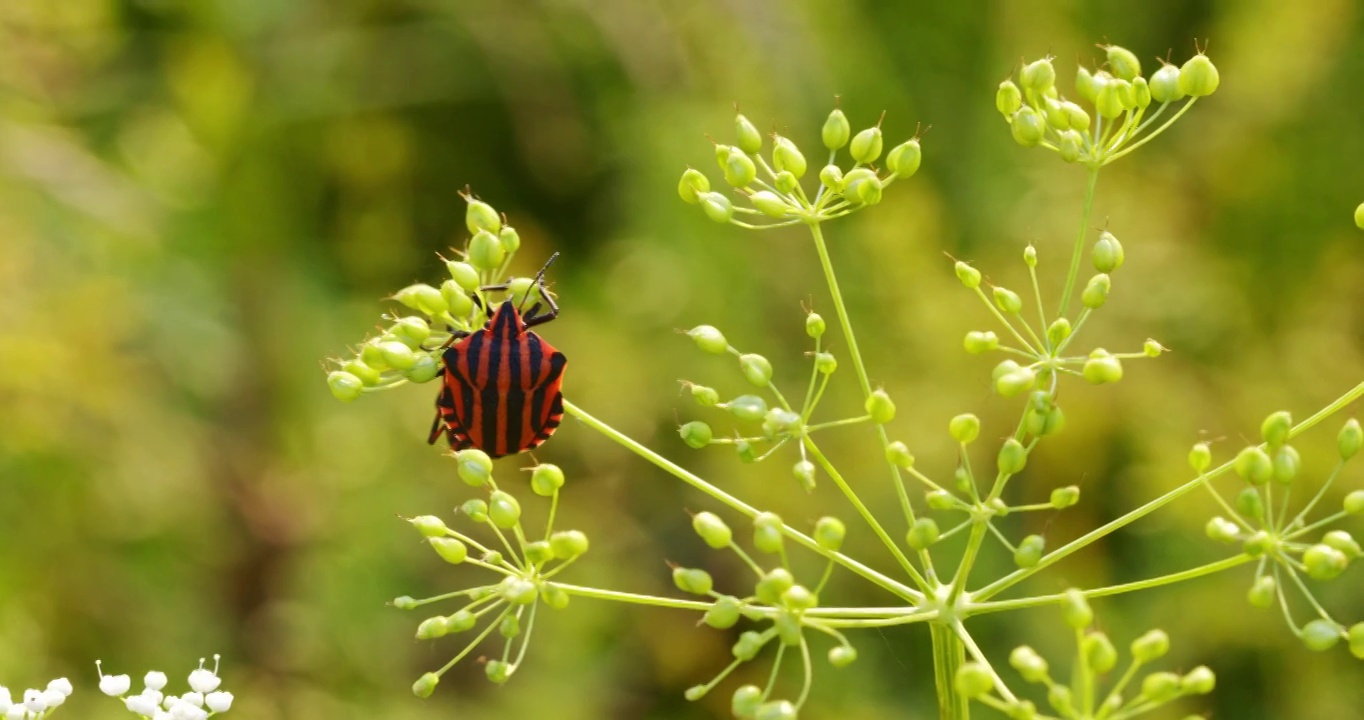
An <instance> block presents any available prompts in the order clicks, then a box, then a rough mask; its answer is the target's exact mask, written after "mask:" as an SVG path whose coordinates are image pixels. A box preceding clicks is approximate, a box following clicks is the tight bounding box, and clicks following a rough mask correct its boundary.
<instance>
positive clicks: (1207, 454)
mask: <svg viewBox="0 0 1364 720" xmlns="http://www.w3.org/2000/svg"><path fill="white" fill-rule="evenodd" d="M1211 464H1212V450H1210V449H1209V448H1208V444H1207V443H1205V442H1201V443H1197V444H1196V445H1194V446H1193V449H1192V450H1190V451H1189V467H1192V468H1193V469H1194V472H1197V473H1202V472H1203V471H1204V470H1207V469H1208V466H1209V465H1211Z"/></svg>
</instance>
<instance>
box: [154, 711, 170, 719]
mask: <svg viewBox="0 0 1364 720" xmlns="http://www.w3.org/2000/svg"><path fill="white" fill-rule="evenodd" d="M152 720H173V718H171V714H170V713H168V712H166V711H165V710H157V711H156V714H155V715H153V716H152Z"/></svg>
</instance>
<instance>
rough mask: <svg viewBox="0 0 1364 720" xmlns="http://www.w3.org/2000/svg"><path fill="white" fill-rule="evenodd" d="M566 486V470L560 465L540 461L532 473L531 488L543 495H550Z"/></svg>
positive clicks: (537, 493)
mask: <svg viewBox="0 0 1364 720" xmlns="http://www.w3.org/2000/svg"><path fill="white" fill-rule="evenodd" d="M563 486H564V471H563V470H560V469H559V466H558V465H551V464H549V463H540V464H539V465H536V466H535V469H533V470H531V473H530V489H531V490H532V491H534V492H535V494H536V495H539V496H541V497H550V496H552V495H553V494H554V493H556V492H558V491H559V488H561V487H563Z"/></svg>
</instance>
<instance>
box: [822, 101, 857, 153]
mask: <svg viewBox="0 0 1364 720" xmlns="http://www.w3.org/2000/svg"><path fill="white" fill-rule="evenodd" d="M851 133H852V126H851V125H849V124H848V118H847V116H845V115H844V114H843V111H842V110H839V109H838V108H834V110H833V112H831V113H829V117H828V119H826V120H825V121H824V128H823V129H822V130H821V131H820V137H821V139H823V140H824V147H826V148H829V149H830V150H837V149H839V148H841V147H843V146H844V145H847V144H848V136H849V135H850V134H851Z"/></svg>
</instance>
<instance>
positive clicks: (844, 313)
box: [809, 222, 934, 592]
mask: <svg viewBox="0 0 1364 720" xmlns="http://www.w3.org/2000/svg"><path fill="white" fill-rule="evenodd" d="M809 225H810V236H811V237H812V238H813V239H814V241H815V251H816V252H817V253H818V254H819V264H820V267H821V268H822V269H823V270H824V280H825V282H826V283H827V284H828V286H829V296H830V297H831V298H832V300H833V303H834V312H835V313H837V315H838V324H839V326H840V327H841V328H842V329H843V337H845V338H847V340H848V355H849V357H850V358H851V359H852V362H853V368H854V369H855V370H856V371H857V381H858V383H859V384H860V385H861V386H862V397H863V399H864V400H865V399H867V398H870V397H871V393H872V389H871V378H870V376H868V375H867V366H866V363H864V362H863V361H862V352H861V351H860V350H859V349H858V347H857V336H856V334H854V333H853V328H852V320H851V319H849V317H848V308H847V306H846V305H844V303H843V292H842V291H841V290H839V287H838V276H837V275H835V274H834V265H833V261H832V260H830V259H829V248H828V247H827V246H826V245H825V243H824V231H823V230H822V229H821V228H820V225H819V223H818V222H812V223H810V224H809ZM875 427H876V437H877V439H878V440H880V441H881V453H882V455H883V456H884V455H885V453H886V450H887V449H888V448H889V447H890V437H889V436H888V435H887V434H886V427H885V426H884V425H881V424H876V426H875ZM886 465H887V466H889V467H890V474H891V480H892V482H893V483H894V485H895V493H896V496H897V497H898V498H899V500H900V510H901V512H902V513H904V516H905V522H906V524H907V525H913V524H914V520H915V516H914V508H913V507H911V506H910V504H909V493H908V492H907V491H906V490H905V483H904V479H903V478H901V476H900V468H898V467H896V465H895V464H894V463H891V462H887V463H886ZM919 561H920V562H922V563H923V566H924V572H925V573H926V575H927V577H928V578H930V579H932V578H934V572H933V560H932V558H931V557H929V555H928V551H927V550H920V551H919ZM920 588H921V589H923V590H924V591H925V592H927V591H929V590H931V589H932V587H931V585H926V584H922V583H921V584H920Z"/></svg>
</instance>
